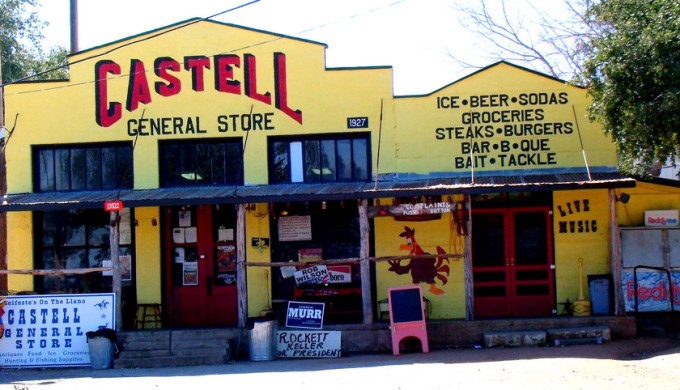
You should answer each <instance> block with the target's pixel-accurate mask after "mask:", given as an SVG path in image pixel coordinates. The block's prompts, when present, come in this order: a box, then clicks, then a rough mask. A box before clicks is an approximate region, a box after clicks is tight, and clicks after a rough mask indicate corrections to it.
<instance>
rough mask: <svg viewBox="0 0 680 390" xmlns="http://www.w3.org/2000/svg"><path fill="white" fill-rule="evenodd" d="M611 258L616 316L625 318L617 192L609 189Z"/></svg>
mask: <svg viewBox="0 0 680 390" xmlns="http://www.w3.org/2000/svg"><path fill="white" fill-rule="evenodd" d="M609 258H610V262H611V269H612V282H613V285H614V315H616V316H624V315H625V314H626V305H625V302H624V300H623V282H622V280H621V277H622V273H623V255H622V252H621V230H620V229H619V222H618V218H617V214H616V190H615V189H614V188H610V189H609Z"/></svg>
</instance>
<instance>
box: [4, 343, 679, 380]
mask: <svg viewBox="0 0 680 390" xmlns="http://www.w3.org/2000/svg"><path fill="white" fill-rule="evenodd" d="M677 367H680V340H677V339H671V338H636V339H631V340H617V341H613V342H610V343H605V344H601V345H598V344H592V345H573V346H567V347H519V348H480V349H475V348H464V349H450V350H435V351H432V352H430V353H427V354H423V353H419V352H415V353H403V354H402V355H400V356H393V355H391V354H385V353H381V354H359V355H353V356H346V357H342V358H338V359H294V360H293V359H285V360H284V359H278V360H273V361H261V362H252V361H241V360H238V361H235V362H233V363H231V364H224V365H216V366H189V367H173V368H156V369H110V370H91V369H90V368H64V369H2V370H0V378H1V379H0V389H5V388H6V389H35V388H40V389H42V388H50V389H71V390H72V389H97V390H104V389H116V390H121V389H158V388H172V389H175V388H215V387H224V388H233V389H239V388H249V387H252V386H254V385H255V386H257V388H258V389H260V388H272V389H274V388H275V389H277V390H278V389H296V390H300V389H316V390H318V389H344V390H353V389H364V388H367V387H368V386H369V384H374V385H371V386H374V387H376V388H379V389H381V390H383V389H401V390H404V389H419V390H422V389H428V390H429V389H439V388H441V389H444V388H452V386H461V385H464V386H475V387H477V388H478V387H479V386H480V385H497V384H503V385H504V388H510V389H512V388H521V389H523V390H526V389H533V388H541V389H545V388H550V389H551V390H554V389H557V388H570V389H573V388H598V389H601V388H620V386H624V384H625V387H626V389H631V388H643V387H644V388H647V389H649V388H665V389H680V371H678V370H677ZM579 383H582V384H579Z"/></svg>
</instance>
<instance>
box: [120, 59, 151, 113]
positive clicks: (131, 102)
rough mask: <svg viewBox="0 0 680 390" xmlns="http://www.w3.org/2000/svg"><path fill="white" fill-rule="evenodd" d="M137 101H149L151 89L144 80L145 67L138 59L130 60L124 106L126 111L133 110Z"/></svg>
mask: <svg viewBox="0 0 680 390" xmlns="http://www.w3.org/2000/svg"><path fill="white" fill-rule="evenodd" d="M139 103H144V104H149V103H151V91H149V83H148V82H147V80H146V69H144V63H143V62H142V61H139V60H132V62H131V63H130V83H129V84H128V98H127V104H126V107H125V108H127V110H128V111H134V110H136V109H137V108H138V107H139Z"/></svg>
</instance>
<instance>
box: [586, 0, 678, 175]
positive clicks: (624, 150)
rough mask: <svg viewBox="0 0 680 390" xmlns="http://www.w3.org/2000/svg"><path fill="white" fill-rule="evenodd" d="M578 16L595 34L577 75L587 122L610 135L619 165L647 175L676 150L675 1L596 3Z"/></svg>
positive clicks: (674, 156)
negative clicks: (586, 100)
mask: <svg viewBox="0 0 680 390" xmlns="http://www.w3.org/2000/svg"><path fill="white" fill-rule="evenodd" d="M586 16H587V21H588V23H589V25H590V26H592V27H593V28H594V29H597V30H598V31H600V33H599V34H597V35H596V36H595V37H593V39H591V40H590V42H589V46H588V48H587V51H588V53H589V55H588V57H587V60H586V61H585V64H584V71H583V73H582V74H581V77H582V81H583V82H584V83H585V85H586V86H587V87H588V88H589V93H590V94H591V95H592V97H593V103H592V105H591V107H590V115H591V118H592V119H595V120H599V121H600V122H601V123H602V124H603V125H604V128H605V130H606V131H608V132H610V133H611V135H612V137H613V138H614V140H615V141H616V143H617V145H618V148H619V152H620V155H621V157H622V167H623V168H624V169H626V170H629V171H631V172H634V173H640V174H647V173H649V172H650V168H651V167H652V164H653V163H654V162H655V161H660V162H665V161H666V160H667V159H668V158H671V159H673V160H675V158H676V157H677V153H678V149H679V147H680V2H678V1H677V0H601V1H600V2H599V3H598V4H595V5H593V6H592V7H590V8H589V10H588V12H587V14H586Z"/></svg>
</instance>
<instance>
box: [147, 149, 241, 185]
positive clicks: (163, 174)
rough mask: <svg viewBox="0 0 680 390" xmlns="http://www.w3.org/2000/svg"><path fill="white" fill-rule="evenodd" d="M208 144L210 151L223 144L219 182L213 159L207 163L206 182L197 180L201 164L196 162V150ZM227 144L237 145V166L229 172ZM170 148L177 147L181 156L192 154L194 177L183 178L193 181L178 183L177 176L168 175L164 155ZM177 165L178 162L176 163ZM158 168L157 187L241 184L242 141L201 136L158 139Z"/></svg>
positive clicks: (168, 170)
mask: <svg viewBox="0 0 680 390" xmlns="http://www.w3.org/2000/svg"><path fill="white" fill-rule="evenodd" d="M187 146H193V150H189V148H187ZM205 146H208V147H210V148H211V151H214V150H215V149H214V148H215V147H220V146H223V148H224V150H223V151H222V157H221V158H222V159H223V161H222V167H223V171H222V176H223V180H222V182H221V183H217V182H215V170H214V169H213V167H214V166H215V165H214V164H213V162H214V161H212V159H211V161H210V164H209V169H210V178H208V179H207V182H198V173H199V172H200V171H201V168H202V167H201V166H200V165H199V164H198V158H199V153H198V150H199V148H201V147H205ZM229 146H237V150H236V152H237V153H238V158H237V160H238V167H237V168H236V169H235V170H234V171H233V172H230V171H229V169H228V167H229V165H228V163H229V161H230V159H229V150H228V149H227V148H228V147H229ZM170 148H177V149H178V150H177V152H178V153H179V154H181V155H183V156H186V154H187V153H190V154H191V155H192V158H193V159H194V162H193V165H194V167H193V174H194V176H193V177H194V178H193V179H187V178H185V180H193V183H190V182H188V181H187V182H182V183H179V177H177V178H171V177H170V175H169V172H170V164H169V162H170V161H169V160H168V159H166V158H165V156H166V155H167V154H168V152H169V151H168V149H170ZM210 155H211V156H214V155H215V153H210ZM178 166H179V164H178ZM158 168H159V175H158V180H159V187H160V188H174V187H219V186H233V185H243V177H244V162H243V142H242V138H240V137H239V138H201V139H189V140H187V139H184V140H159V141H158ZM230 176H231V177H234V176H235V177H236V179H235V180H230V179H229V177H230Z"/></svg>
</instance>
